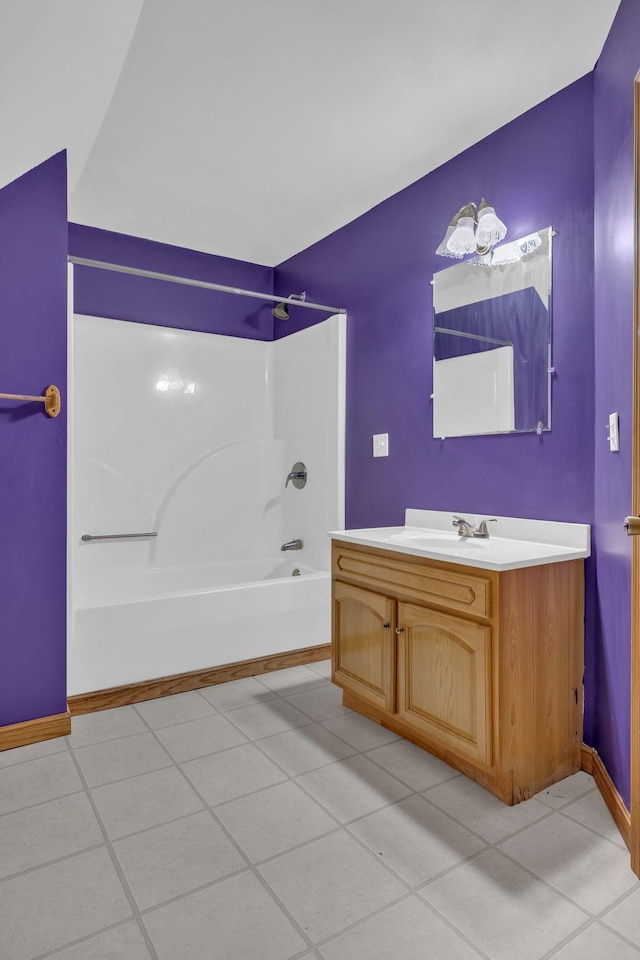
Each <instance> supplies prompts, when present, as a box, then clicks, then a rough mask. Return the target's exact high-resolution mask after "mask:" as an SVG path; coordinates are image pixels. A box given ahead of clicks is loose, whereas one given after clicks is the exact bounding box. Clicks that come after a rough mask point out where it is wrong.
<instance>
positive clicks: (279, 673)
mask: <svg viewBox="0 0 640 960" xmlns="http://www.w3.org/2000/svg"><path fill="white" fill-rule="evenodd" d="M257 679H258V680H259V682H260V683H262V684H263V685H264V686H265V687H268V688H269V690H273V692H274V693H279V694H280V695H281V696H286V697H288V696H290V695H291V694H293V693H304V691H305V690H312V689H313V687H319V686H321V685H322V684H323V683H326V682H327V681H326V679H325V678H324V677H321V676H319V674H318V673H316V671H315V670H312V669H310V667H307V666H304V667H289V668H288V669H286V670H272V671H271V672H270V673H261V674H260V676H259V677H258V678H257Z"/></svg>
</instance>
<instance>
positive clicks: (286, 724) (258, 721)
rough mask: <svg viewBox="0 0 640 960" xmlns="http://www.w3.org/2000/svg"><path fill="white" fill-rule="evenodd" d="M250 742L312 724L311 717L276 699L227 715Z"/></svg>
mask: <svg viewBox="0 0 640 960" xmlns="http://www.w3.org/2000/svg"><path fill="white" fill-rule="evenodd" d="M225 716H227V717H229V719H230V720H232V721H233V723H234V724H235V725H236V726H237V727H239V729H240V730H242V732H243V733H244V734H246V736H247V737H249V739H250V740H261V739H262V738H263V737H273V736H275V735H276V734H277V733H283V732H284V731H285V730H293V729H295V728H296V727H302V726H304V725H305V724H307V723H312V722H313V721H312V720H311V718H310V717H308V716H307V715H306V713H302V712H301V711H300V710H296V708H295V707H293V706H292V705H291V704H290V703H287V702H286V700H281V699H280V697H275V698H274V699H273V700H268V701H267V702H266V703H256V704H254V705H253V706H252V707H241V708H240V709H239V710H231V711H230V712H229V713H227V714H225Z"/></svg>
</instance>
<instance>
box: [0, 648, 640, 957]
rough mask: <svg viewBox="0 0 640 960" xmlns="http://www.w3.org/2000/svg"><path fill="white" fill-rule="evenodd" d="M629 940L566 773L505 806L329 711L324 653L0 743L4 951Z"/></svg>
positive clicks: (601, 810) (593, 944)
mask: <svg viewBox="0 0 640 960" xmlns="http://www.w3.org/2000/svg"><path fill="white" fill-rule="evenodd" d="M392 956H397V957H400V958H402V960H478V958H480V957H484V958H485V960H487V958H489V960H513V958H516V957H517V958H518V960H543V958H551V957H553V958H554V960H596V958H597V960H602V958H606V960H640V884H638V882H637V881H636V878H635V877H634V876H633V874H632V873H631V871H630V869H629V858H628V854H627V851H626V848H625V846H624V843H623V842H622V840H621V838H620V836H619V834H618V833H617V831H616V828H615V826H614V825H613V822H612V821H611V818H610V817H609V814H608V812H607V810H606V808H605V806H604V803H603V802H602V799H601V797H600V794H599V793H598V791H597V790H596V788H595V787H594V783H593V780H592V778H591V777H589V776H587V775H586V774H583V773H579V774H576V776H575V777H571V778H570V779H568V780H565V781H563V782H562V783H560V784H557V785H556V786H555V787H554V788H552V789H551V790H549V791H546V792H544V793H542V794H539V795H538V796H537V797H535V798H534V799H532V800H529V801H528V802H527V803H522V804H519V805H518V806H516V807H506V806H504V805H503V804H502V803H500V802H499V801H498V800H496V799H495V798H494V797H492V796H491V795H490V794H488V793H486V792H485V791H484V790H482V789H481V788H480V787H478V786H477V785H476V784H474V783H472V782H471V781H470V780H467V779H466V778H465V777H462V776H459V775H458V774H456V773H455V772H454V771H453V770H452V769H450V768H449V767H448V766H446V765H445V764H443V763H441V762H440V761H439V760H436V759H435V758H434V757H431V756H430V755H429V754H427V753H424V752H423V751H421V750H419V749H418V748H417V747H414V746H412V745H411V744H410V743H407V742H406V741H404V740H401V739H399V738H398V737H396V736H395V735H394V734H392V733H390V732H389V731H387V730H384V729H383V728H382V727H379V726H378V725H376V724H374V723H371V722H369V721H368V720H365V719H364V718H362V717H360V716H358V715H357V714H354V713H352V712H351V711H350V710H346V709H345V708H344V707H343V706H342V703H341V693H340V691H339V690H338V689H337V688H336V687H334V686H333V685H331V683H330V682H329V668H328V664H327V663H316V664H311V665H309V666H307V667H294V668H293V669H291V670H282V671H279V672H277V673H271V674H267V675H265V676H262V677H260V678H251V679H247V680H236V681H234V682H232V683H226V684H223V685H220V686H217V687H209V688H206V689H203V690H201V691H198V692H193V693H184V694H179V695H177V696H174V697H166V698H164V699H161V700H152V701H149V702H148V703H142V704H139V705H137V706H135V707H123V708H121V709H119V710H108V711H105V712H103V713H96V714H91V715H88V716H83V717H77V718H76V719H75V720H74V722H73V734H72V735H71V736H70V737H68V738H66V739H62V740H52V741H48V742H47V743H44V744H37V745H34V746H31V747H22V748H20V749H18V750H13V751H7V752H4V753H0V960H36V958H41V957H51V958H52V960H53V958H57V960H151V958H154V960H293V958H296V960H312V958H315V960H362V958H364V957H366V958H367V960H388V958H389V957H392Z"/></svg>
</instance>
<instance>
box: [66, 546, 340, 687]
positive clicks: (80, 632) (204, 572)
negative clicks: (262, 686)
mask: <svg viewBox="0 0 640 960" xmlns="http://www.w3.org/2000/svg"><path fill="white" fill-rule="evenodd" d="M294 570H298V571H299V575H294ZM92 580H93V582H85V583H84V584H82V587H81V588H80V589H79V590H78V591H77V594H76V597H75V615H74V621H75V622H74V636H75V637H76V638H77V641H78V642H77V643H76V644H75V646H74V650H73V655H72V656H71V657H70V658H69V693H70V695H73V694H79V693H87V692H89V691H93V690H97V689H104V688H109V687H119V686H125V685H128V684H132V683H138V682H142V681H146V680H149V679H152V678H155V677H164V676H171V675H173V674H178V673H189V672H191V671H196V670H206V669H209V668H212V667H216V666H221V665H223V664H227V663H236V662H238V661H243V660H253V659H256V658H260V657H264V656H268V655H275V654H278V653H285V652H287V651H290V650H295V649H296V648H299V647H300V646H301V642H300V641H301V639H302V640H303V641H304V642H303V644H302V646H304V647H314V646H320V645H322V644H326V643H327V638H328V637H329V636H330V631H331V624H330V609H331V607H330V602H331V601H330V594H331V580H330V575H329V573H328V572H327V571H325V570H313V569H311V568H308V567H305V566H303V565H301V564H296V563H295V562H282V561H280V560H274V561H269V560H254V561H247V562H245V563H240V562H239V563H231V564H227V565H212V566H210V567H201V568H198V569H195V570H194V569H189V568H185V569H175V570H167V569H150V570H146V571H144V572H140V573H138V574H126V575H121V576H110V577H105V578H102V577H100V578H98V577H95V578H92Z"/></svg>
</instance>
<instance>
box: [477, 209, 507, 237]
mask: <svg viewBox="0 0 640 960" xmlns="http://www.w3.org/2000/svg"><path fill="white" fill-rule="evenodd" d="M506 235H507V228H506V227H505V225H504V223H503V222H502V220H499V219H498V217H497V216H496V211H495V210H494V208H493V207H492V206H490V205H489V204H488V203H487V201H486V200H483V201H482V203H481V204H480V207H479V209H478V229H477V231H476V243H477V244H478V249H482V248H483V247H492V246H493V245H494V244H495V243H499V242H500V240H504V238H505V237H506Z"/></svg>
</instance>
